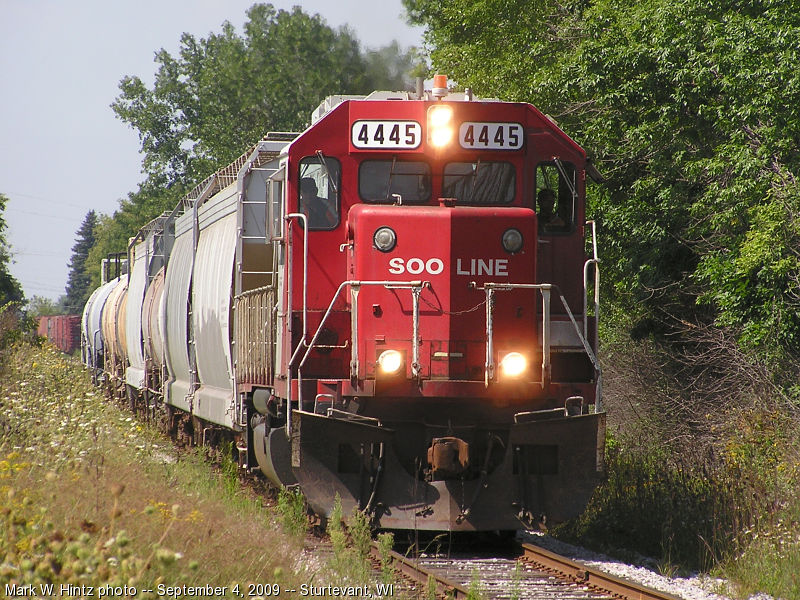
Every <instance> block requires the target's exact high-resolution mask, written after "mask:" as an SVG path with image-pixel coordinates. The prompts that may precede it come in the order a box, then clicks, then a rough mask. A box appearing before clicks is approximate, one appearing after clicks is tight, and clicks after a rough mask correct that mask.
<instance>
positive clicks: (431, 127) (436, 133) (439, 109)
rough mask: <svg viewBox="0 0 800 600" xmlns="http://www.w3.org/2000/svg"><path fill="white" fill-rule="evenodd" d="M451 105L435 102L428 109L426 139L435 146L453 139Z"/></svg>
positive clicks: (444, 144) (443, 144) (440, 145)
mask: <svg viewBox="0 0 800 600" xmlns="http://www.w3.org/2000/svg"><path fill="white" fill-rule="evenodd" d="M452 121H453V107H452V106H449V105H447V104H435V105H434V106H431V107H430V109H428V140H429V141H430V143H431V144H433V145H434V146H436V147H442V146H446V145H447V144H449V143H450V140H451V139H453V125H452Z"/></svg>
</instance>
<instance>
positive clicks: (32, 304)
mask: <svg viewBox="0 0 800 600" xmlns="http://www.w3.org/2000/svg"><path fill="white" fill-rule="evenodd" d="M65 301H66V296H61V298H59V299H58V300H57V301H53V300H51V299H50V298H45V297H44V296H34V297H33V298H31V299H30V300H29V301H28V316H30V317H46V316H52V315H63V314H64V313H65V312H66V309H65V308H64V302H65Z"/></svg>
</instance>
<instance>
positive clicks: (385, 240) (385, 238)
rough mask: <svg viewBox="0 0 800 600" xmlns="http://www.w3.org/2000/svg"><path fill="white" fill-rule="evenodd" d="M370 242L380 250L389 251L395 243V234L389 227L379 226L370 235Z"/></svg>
mask: <svg viewBox="0 0 800 600" xmlns="http://www.w3.org/2000/svg"><path fill="white" fill-rule="evenodd" d="M372 243H373V244H375V247H376V248H377V249H378V250H380V251H381V252H391V251H392V250H393V249H394V247H395V245H397V234H396V233H395V232H394V230H393V229H392V228H391V227H381V228H380V229H378V230H377V231H375V235H373V236H372Z"/></svg>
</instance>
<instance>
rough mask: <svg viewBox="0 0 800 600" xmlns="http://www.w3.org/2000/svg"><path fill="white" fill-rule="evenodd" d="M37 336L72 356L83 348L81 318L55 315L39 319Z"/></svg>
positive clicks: (78, 316)
mask: <svg viewBox="0 0 800 600" xmlns="http://www.w3.org/2000/svg"><path fill="white" fill-rule="evenodd" d="M36 334H37V335H38V336H40V337H43V338H47V340H49V341H50V343H51V344H53V345H54V346H55V347H56V348H58V349H59V350H61V351H62V352H65V353H66V354H72V353H73V352H75V351H76V350H77V349H78V348H80V347H81V316H80V315H53V316H42V317H39V324H38V327H37V328H36Z"/></svg>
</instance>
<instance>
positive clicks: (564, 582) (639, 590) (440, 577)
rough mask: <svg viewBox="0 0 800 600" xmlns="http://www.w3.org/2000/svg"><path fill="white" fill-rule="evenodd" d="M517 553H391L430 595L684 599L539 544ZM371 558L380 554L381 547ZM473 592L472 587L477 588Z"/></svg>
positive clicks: (500, 599) (412, 585)
mask: <svg viewBox="0 0 800 600" xmlns="http://www.w3.org/2000/svg"><path fill="white" fill-rule="evenodd" d="M516 550H517V552H516V555H515V556H511V557H475V556H474V555H473V556H467V555H464V556H453V557H448V558H443V557H437V556H429V557H426V556H422V557H419V558H409V557H406V556H403V555H402V554H400V553H398V552H394V551H393V552H392V559H393V561H394V565H395V567H396V568H397V570H398V572H399V574H400V575H401V577H402V578H403V579H404V580H406V581H408V582H409V583H408V585H407V587H408V591H409V592H411V594H412V595H416V596H418V597H427V594H428V590H429V586H431V585H433V586H435V591H436V596H437V597H438V598H453V599H454V600H458V599H461V598H467V597H468V595H469V594H470V588H471V587H472V586H475V585H476V584H477V592H478V593H479V594H480V596H481V597H482V598H486V599H487V600H505V599H509V600H510V599H512V598H518V599H520V600H545V599H547V600H620V599H623V600H680V599H679V598H677V597H676V596H673V595H670V594H666V593H664V592H660V591H658V590H654V589H651V588H647V587H644V586H642V585H640V584H638V583H635V582H633V581H630V580H627V579H623V578H620V577H616V576H614V575H610V574H608V573H604V572H602V571H599V570H597V569H594V568H592V567H587V566H586V565H582V564H580V563H577V562H575V561H573V560H570V559H568V558H566V557H563V556H560V555H558V554H555V553H553V552H550V551H548V550H545V549H543V548H540V547H538V546H534V545H531V544H519V545H518V546H517V549H516ZM372 553H373V556H374V557H375V558H376V560H377V559H378V558H379V551H378V548H377V545H375V544H373V547H372ZM473 593H474V590H473Z"/></svg>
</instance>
